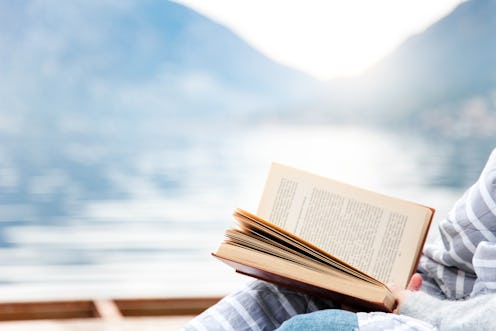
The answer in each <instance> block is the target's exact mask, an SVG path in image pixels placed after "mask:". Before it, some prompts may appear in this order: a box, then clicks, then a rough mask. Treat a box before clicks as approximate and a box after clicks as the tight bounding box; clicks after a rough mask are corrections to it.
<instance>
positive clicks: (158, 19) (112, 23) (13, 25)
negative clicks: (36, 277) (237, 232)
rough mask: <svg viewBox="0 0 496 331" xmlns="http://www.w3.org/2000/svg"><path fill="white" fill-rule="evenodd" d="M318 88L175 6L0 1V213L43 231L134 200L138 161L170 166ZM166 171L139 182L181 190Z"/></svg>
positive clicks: (130, 0)
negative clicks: (80, 210)
mask: <svg viewBox="0 0 496 331" xmlns="http://www.w3.org/2000/svg"><path fill="white" fill-rule="evenodd" d="M319 84H320V83H318V82H317V81H316V80H314V79H312V78H310V77H309V76H307V75H304V74H303V73H301V72H298V71H295V70H292V69H290V68H288V67H285V66H282V65H280V64H277V63H275V62H274V61H272V60H270V59H268V58H266V57H265V56H263V55H262V54H260V53H259V52H258V51H256V50H255V49H253V48H252V47H251V46H249V45H248V44H247V43H246V42H244V41H243V40H242V39H240V38H239V37H237V36H236V35H235V34H233V33H232V32H231V31H230V30H228V29H226V28H225V27H223V26H221V25H219V24H217V23H215V22H213V21H211V20H209V19H207V18H205V17H204V16H201V15H199V14H197V13H196V12H194V11H192V10H190V9H188V8H186V7H184V6H182V5H179V4H176V3H173V2H169V1H164V0H144V1H141V0H139V1H138V0H135V1H134V0H124V1H122V0H102V1H100V0H98V1H87V0H75V1H57V0H43V1H38V0H23V1H9V0H0V211H2V210H4V209H5V208H3V209H2V208H1V207H2V206H4V207H5V206H20V207H19V208H20V209H21V210H23V209H26V208H25V207H27V210H28V211H29V212H28V214H29V216H25V214H26V213H25V212H24V211H23V212H22V213H21V214H20V215H24V216H9V217H8V218H9V219H15V220H16V221H21V220H26V221H28V220H31V221H32V220H34V221H36V222H38V221H39V222H51V221H54V220H55V219H56V216H57V215H59V216H61V215H65V214H66V213H68V212H69V211H70V210H77V206H75V205H74V204H77V203H81V202H82V201H87V200H98V199H118V198H122V197H123V196H125V195H127V194H133V193H132V192H135V191H136V190H134V189H132V188H130V187H131V186H132V185H128V184H126V183H127V179H129V178H136V177H139V176H140V175H138V174H140V171H143V169H142V168H141V167H143V162H145V163H146V162H151V161H149V160H150V159H153V160H155V158H160V160H155V161H153V162H152V163H153V164H160V167H159V168H160V169H162V168H161V167H169V166H170V167H175V166H176V165H177V166H178V167H179V168H180V164H181V162H183V160H180V159H179V157H180V156H178V154H179V153H177V151H179V150H183V149H191V150H194V148H197V147H196V146H198V145H200V144H203V143H208V141H209V139H210V137H209V135H220V136H221V135H222V132H223V131H224V130H226V129H230V128H231V127H232V126H235V124H236V123H237V122H239V121H243V120H245V119H246V118H247V117H251V116H253V114H259V113H264V112H266V111H268V110H270V109H283V105H284V104H286V103H294V102H297V101H298V100H299V98H304V97H305V94H306V93H307V92H308V91H311V90H312V89H313V87H314V86H316V85H319ZM242 123H243V122H242ZM167 153H170V154H167ZM159 155H162V156H159ZM163 155H168V156H167V157H165V156H163ZM180 155H182V154H180ZM161 158H163V160H162V159H161ZM197 158H198V156H196V155H192V156H191V160H189V159H188V160H186V161H184V162H198V161H197ZM143 160H148V161H143ZM167 169H168V170H157V172H159V173H158V174H154V175H151V174H149V173H147V175H146V176H155V177H154V178H153V181H152V182H153V183H154V184H153V185H158V186H160V185H161V186H163V187H169V188H170V187H176V186H177V190H180V185H182V184H181V183H185V182H188V181H187V178H186V179H184V178H181V177H180V176H181V169H175V168H174V170H170V169H169V168H167ZM164 172H165V173H164ZM140 178H142V177H140ZM178 178H179V179H178ZM130 192H131V193H130ZM6 208H7V207H6ZM9 208H10V207H9ZM16 215H17V214H16ZM6 217H7V216H6V215H5V214H3V212H0V221H2V220H4V219H5V218H6ZM1 243H2V240H1V235H0V245H1Z"/></svg>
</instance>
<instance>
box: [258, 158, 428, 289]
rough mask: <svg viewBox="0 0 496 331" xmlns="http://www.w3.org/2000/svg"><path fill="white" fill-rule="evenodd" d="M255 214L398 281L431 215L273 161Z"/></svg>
mask: <svg viewBox="0 0 496 331" xmlns="http://www.w3.org/2000/svg"><path fill="white" fill-rule="evenodd" d="M257 214H258V216H260V217H262V218H264V219H266V220H268V221H270V222H272V223H274V224H276V225H277V226H279V227H281V228H283V229H285V230H286V231H289V232H291V233H294V234H295V235H297V236H298V237H301V238H302V239H304V240H306V241H308V242H311V243H313V244H314V245H316V246H317V247H319V248H321V249H323V250H325V251H327V252H329V253H330V254H332V255H334V256H336V257H337V258H339V259H342V260H344V261H346V262H347V263H349V264H350V265H352V266H354V267H356V268H358V269H360V270H362V271H364V272H365V273H367V274H370V275H371V276H372V277H375V278H377V279H379V280H381V281H382V282H384V283H390V282H394V283H396V284H398V285H400V286H405V285H406V284H407V282H408V279H409V277H410V275H411V273H412V272H413V268H414V267H415V264H416V261H417V257H418V254H419V252H420V249H421V247H422V244H423V242H424V239H425V235H426V232H427V230H428V227H429V223H430V219H431V218H432V210H431V209H430V208H428V207H425V206H421V205H419V204H415V203H412V202H407V201H403V200H400V199H396V198H392V197H388V196H385V195H382V194H378V193H374V192H371V191H368V190H364V189H361V188H358V187H355V186H352V185H348V184H344V183H341V182H338V181H334V180H332V179H328V178H324V177H321V176H317V175H313V174H310V173H307V172H304V171H301V170H298V169H294V168H291V167H287V166H284V165H281V164H276V163H274V164H273V165H272V167H271V170H270V172H269V177H268V179H267V182H266V185H265V189H264V193H263V196H262V199H261V202H260V205H259V208H258V212H257Z"/></svg>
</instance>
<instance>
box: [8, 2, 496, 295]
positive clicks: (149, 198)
mask: <svg viewBox="0 0 496 331" xmlns="http://www.w3.org/2000/svg"><path fill="white" fill-rule="evenodd" d="M495 13H496V1H494V0H472V1H456V0H451V1H447V0H445V1H436V2H435V4H434V3H432V1H407V0H404V1H385V0H380V1H379V0H378V1H373V2H369V1H344V0H341V1H321V2H319V1H293V2H291V3H290V4H288V3H287V2H283V1H265V2H261V1H249V2H241V1H220V0H209V1H194V0H189V1H180V2H170V1H166V0H145V1H137V0H136V1H133V0H124V1H121V0H119V1H117V0H115V1H113V0H104V1H83V0H73V1H55V0H43V1H36V0H23V1H20V0H19V1H9V0H0V300H24V299H60V298H93V297H115V298H122V297H146V296H161V297H163V296H194V295H222V294H225V293H227V292H228V291H230V290H232V289H233V288H235V287H237V286H239V285H240V284H242V283H244V282H245V281H246V279H245V278H243V277H241V276H238V275H235V274H234V272H233V271H232V270H231V269H230V268H228V267H226V266H224V265H222V264H221V263H220V262H218V261H215V260H214V259H213V258H212V257H211V256H210V252H211V251H213V250H214V249H215V248H216V246H217V245H218V243H220V241H221V240H222V238H223V232H224V229H225V228H226V227H228V226H229V225H231V224H232V219H231V212H232V211H233V210H234V209H235V208H236V207H242V208H244V209H247V210H251V211H255V210H256V208H257V204H258V199H259V197H260V196H261V193H262V189H263V184H264V181H265V176H266V174H267V172H268V169H269V166H270V163H271V162H272V161H277V162H282V163H286V164H288V165H291V166H295V167H299V168H303V169H305V170H308V171H312V172H316V173H318V174H321V175H324V176H329V177H333V178H335V179H338V180H343V181H346V182H349V183H352V184H355V185H359V186H362V187H366V188H368V189H372V190H376V191H380V192H382V193H386V194H390V195H395V196H399V197H402V198H405V199H409V200H414V201H417V202H420V203H423V204H427V205H430V206H432V207H434V208H436V209H437V216H436V218H437V219H439V218H442V217H443V216H444V215H446V213H447V212H448V210H449V208H450V206H451V205H452V204H453V203H454V202H455V200H456V199H457V197H458V196H459V195H460V194H461V193H462V192H463V191H464V190H465V188H467V186H469V185H470V184H471V183H472V182H473V181H474V180H476V179H477V177H478V174H479V172H480V170H481V169H482V167H483V165H484V163H485V161H486V159H487V157H488V155H489V153H490V151H491V150H492V149H493V148H494V146H495V142H496V140H495V138H496V37H495V34H494V31H496V14H495Z"/></svg>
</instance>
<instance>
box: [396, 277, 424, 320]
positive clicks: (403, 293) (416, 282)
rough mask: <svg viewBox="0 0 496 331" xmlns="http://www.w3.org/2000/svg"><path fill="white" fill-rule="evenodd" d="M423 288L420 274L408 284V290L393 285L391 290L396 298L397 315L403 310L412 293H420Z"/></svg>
mask: <svg viewBox="0 0 496 331" xmlns="http://www.w3.org/2000/svg"><path fill="white" fill-rule="evenodd" d="M420 287H422V276H420V274H414V275H413V276H412V278H411V279H410V282H409V283H408V286H407V287H406V289H404V288H401V287H400V286H398V285H396V284H391V285H390V286H389V289H390V290H391V292H392V293H393V296H394V298H395V299H396V302H397V305H396V309H395V310H394V312H395V313H398V312H399V311H400V309H401V305H402V304H403V303H404V302H405V300H406V299H407V298H408V297H409V296H410V294H412V291H418V290H420Z"/></svg>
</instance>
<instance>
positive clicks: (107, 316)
mask: <svg viewBox="0 0 496 331" xmlns="http://www.w3.org/2000/svg"><path fill="white" fill-rule="evenodd" d="M218 300H220V298H215V297H208V298H164V299H160V298H157V299H112V300H74V301H51V302H16V303H8V302H6V303H0V329H1V330H2V331H4V330H8V331H10V330H12V331H14V330H15V331H34V330H40V331H44V330H54V331H76V330H78V331H79V330H91V331H100V330H102V331H103V330H105V331H108V330H150V331H155V330H178V329H179V328H180V327H181V326H183V325H184V324H185V323H186V322H187V321H188V320H190V319H191V318H193V317H194V316H195V315H197V314H199V313H201V312H202V311H204V310H205V309H207V308H208V307H210V306H211V305H213V304H215V303H216V302H217V301H218Z"/></svg>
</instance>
